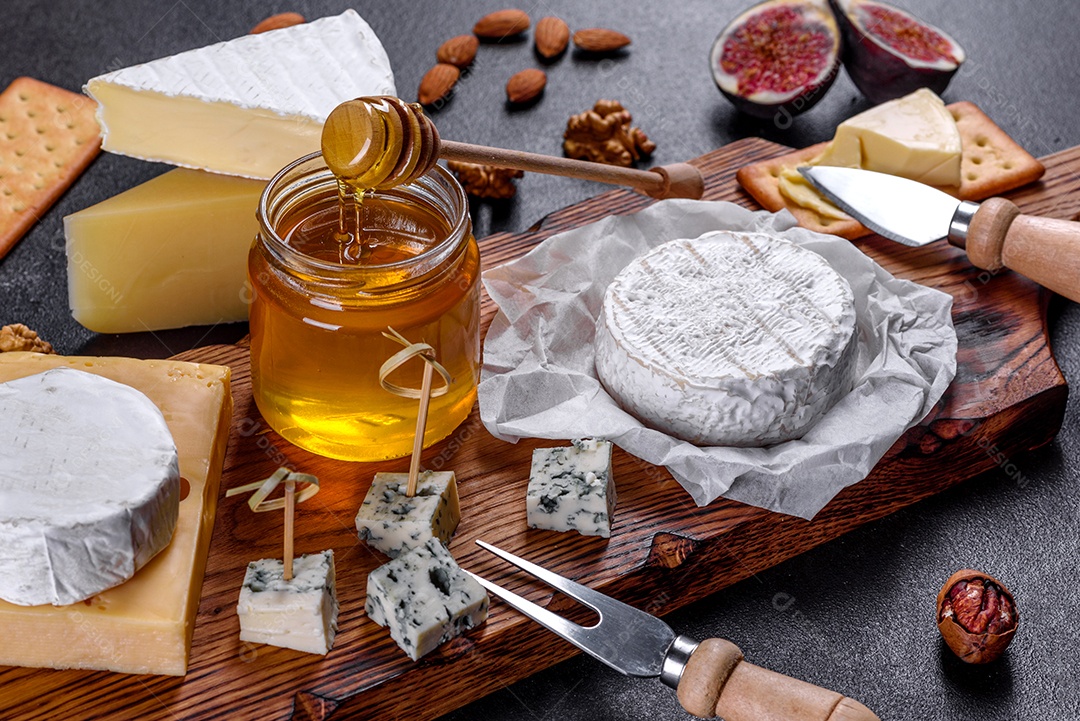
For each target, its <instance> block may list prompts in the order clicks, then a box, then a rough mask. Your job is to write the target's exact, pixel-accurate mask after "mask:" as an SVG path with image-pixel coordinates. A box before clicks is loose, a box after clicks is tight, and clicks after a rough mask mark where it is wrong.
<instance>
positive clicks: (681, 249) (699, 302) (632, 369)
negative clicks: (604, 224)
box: [595, 231, 858, 446]
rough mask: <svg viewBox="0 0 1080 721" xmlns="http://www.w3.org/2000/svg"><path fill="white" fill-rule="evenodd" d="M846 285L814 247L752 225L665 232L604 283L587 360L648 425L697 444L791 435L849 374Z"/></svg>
mask: <svg viewBox="0 0 1080 721" xmlns="http://www.w3.org/2000/svg"><path fill="white" fill-rule="evenodd" d="M857 347H858V346H857V343H856V318H855V306H854V296H853V294H852V292H851V288H850V286H849V285H848V283H847V281H846V280H844V278H843V277H841V276H840V274H839V273H837V272H836V271H835V270H833V268H831V267H830V266H829V264H828V262H826V261H825V259H824V258H822V257H821V256H819V255H817V254H816V253H814V252H812V251H810V250H806V249H804V248H801V247H799V246H797V245H795V244H793V243H790V242H788V241H786V240H782V239H779V238H776V237H774V236H770V235H765V234H762V233H734V232H727V231H717V232H712V233H706V234H705V235H702V236H701V237H699V238H696V239H693V240H685V239H683V240H673V241H670V242H668V243H665V244H663V245H661V246H659V247H657V248H655V249H653V250H652V251H650V252H648V253H646V254H645V255H643V256H641V257H639V258H637V259H636V260H634V261H633V262H631V263H630V264H629V265H628V266H627V267H626V268H624V269H623V271H622V272H621V273H620V274H619V276H618V277H616V278H615V280H614V281H612V283H611V285H610V286H608V289H607V291H606V293H605V295H604V301H603V309H602V310H601V313H600V316H599V318H598V319H597V327H596V341H595V350H596V372H597V375H598V376H599V378H600V380H601V382H602V383H603V384H604V387H605V388H607V390H608V392H609V393H610V394H611V395H612V396H613V397H614V398H615V400H616V401H617V402H618V403H619V404H620V406H622V408H623V409H624V410H626V411H627V412H629V413H631V414H632V415H634V416H636V417H637V418H638V419H639V420H641V421H642V422H643V423H645V424H646V425H647V426H650V427H651V428H654V429H656V430H659V431H662V432H664V433H668V434H670V435H672V436H675V437H677V438H680V439H683V440H686V441H689V442H691V443H694V444H697V445H703V446H712V445H726V446H766V445H771V444H774V443H779V442H782V441H787V440H791V439H794V438H799V437H800V436H802V434H803V433H805V432H806V431H807V429H809V428H810V427H811V426H812V425H813V424H814V423H815V422H816V421H817V420H818V419H819V418H821V416H822V415H824V414H825V413H826V412H827V411H828V410H829V408H831V407H832V406H833V405H834V404H835V403H836V401H837V400H839V398H840V397H841V396H843V395H844V394H845V393H847V392H848V391H849V390H850V389H851V386H852V383H853V380H854V370H855V361H856V354H857Z"/></svg>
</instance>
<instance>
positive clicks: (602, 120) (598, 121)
mask: <svg viewBox="0 0 1080 721" xmlns="http://www.w3.org/2000/svg"><path fill="white" fill-rule="evenodd" d="M631 120H632V118H631V116H630V113H628V112H627V111H626V109H625V108H624V107H623V106H622V105H621V104H620V103H619V102H618V101H616V100H598V101H596V105H594V106H593V109H592V110H586V111H585V112H584V113H581V114H580V115H574V116H572V117H571V118H570V120H568V121H567V123H566V132H565V133H563V151H564V152H565V153H566V155H567V156H568V157H571V158H581V159H583V160H591V161H593V162H596V163H607V164H608V165H623V166H629V165H631V164H633V162H634V161H635V160H638V159H640V158H642V157H645V156H649V155H652V154H653V151H654V150H656V143H654V142H652V141H651V140H649V138H648V136H646V135H645V132H644V131H643V130H642V129H641V128H632V127H630V122H631Z"/></svg>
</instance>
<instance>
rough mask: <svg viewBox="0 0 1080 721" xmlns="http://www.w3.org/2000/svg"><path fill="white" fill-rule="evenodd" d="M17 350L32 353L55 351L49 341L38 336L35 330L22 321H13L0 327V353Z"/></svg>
mask: <svg viewBox="0 0 1080 721" xmlns="http://www.w3.org/2000/svg"><path fill="white" fill-rule="evenodd" d="M19 350H23V351H31V352H33V353H54V352H55V351H54V350H53V347H52V345H51V344H50V343H48V342H47V341H44V340H42V339H41V338H39V337H38V334H37V333H36V332H35V331H32V330H30V329H29V328H27V327H26V326H25V325H23V324H22V323H13V324H11V325H5V326H4V327H3V328H0V353H7V352H9V351H19Z"/></svg>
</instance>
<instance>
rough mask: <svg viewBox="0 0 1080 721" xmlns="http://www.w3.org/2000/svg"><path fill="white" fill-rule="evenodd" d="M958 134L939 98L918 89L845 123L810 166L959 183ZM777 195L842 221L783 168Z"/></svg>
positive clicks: (836, 211) (794, 174) (932, 182)
mask: <svg viewBox="0 0 1080 721" xmlns="http://www.w3.org/2000/svg"><path fill="white" fill-rule="evenodd" d="M961 149H962V148H961V140H960V132H959V131H958V130H957V129H956V121H955V120H953V117H952V115H951V114H950V113H949V110H948V109H947V108H946V107H945V103H943V102H942V100H941V98H939V97H938V96H937V95H935V94H934V93H933V91H931V90H927V89H926V88H922V89H920V90H916V91H915V92H914V93H911V94H910V95H905V96H904V97H902V98H897V99H896V100H891V101H889V102H887V103H882V104H881V105H878V106H876V107H873V108H871V109H869V110H867V111H866V112H863V113H860V114H858V115H856V116H855V117H853V118H850V119H848V120H845V121H844V122H843V123H841V124H840V125H839V127H837V129H836V136H835V137H834V138H833V141H832V142H831V143H830V144H829V145H828V147H827V148H826V149H825V152H823V153H822V154H821V155H820V156H819V157H817V158H816V159H814V160H813V161H811V162H810V165H831V166H841V167H847V168H862V169H864V170H874V171H877V172H879V173H889V174H890V175H898V176H901V177H904V178H910V179H912V180H917V181H919V182H921V183H927V184H929V185H938V186H946V187H957V186H959V185H960V155H961ZM779 185H780V192H781V193H782V194H783V195H784V196H785V197H787V198H788V199H789V200H791V201H793V202H795V203H797V204H798V205H801V206H803V207H805V208H810V209H812V210H816V211H817V212H818V213H819V214H820V215H822V216H824V217H827V218H844V217H846V216H844V215H843V214H842V212H841V211H840V210H839V209H838V208H836V206H834V205H833V204H832V203H830V202H829V201H827V200H826V199H825V198H823V197H821V196H820V195H819V194H818V193H817V191H816V190H814V188H812V187H811V186H810V185H809V183H807V181H806V180H805V179H804V178H803V177H802V175H800V174H799V171H798V170H797V169H796V168H786V169H785V170H784V171H783V172H782V173H781V175H780V184H779Z"/></svg>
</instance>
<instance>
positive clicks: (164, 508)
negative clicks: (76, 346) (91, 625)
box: [0, 368, 180, 606]
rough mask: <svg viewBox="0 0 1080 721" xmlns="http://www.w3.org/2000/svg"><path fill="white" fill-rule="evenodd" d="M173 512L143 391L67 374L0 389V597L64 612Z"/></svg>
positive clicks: (128, 559)
mask: <svg viewBox="0 0 1080 721" xmlns="http://www.w3.org/2000/svg"><path fill="white" fill-rule="evenodd" d="M179 512H180V469H179V462H178V459H177V453H176V445H175V443H174V442H173V437H172V435H171V434H170V433H169V428H168V426H167V425H166V424H165V418H164V417H163V416H162V415H161V411H160V410H158V408H157V406H155V405H154V404H153V403H152V402H151V401H150V399H149V398H147V397H146V396H145V395H143V394H142V393H140V392H139V391H137V390H135V389H134V388H131V387H129V386H126V385H123V384H120V383H116V382H115V381H111V380H108V379H107V378H102V377H100V376H96V375H92V374H90V373H84V372H82V371H78V370H74V369H69V368H57V369H53V370H49V371H45V372H44V373H39V374H38V375H33V376H27V377H25V378H19V379H17V380H13V381H8V382H7V383H2V384H0V598H2V599H4V600H5V601H9V602H11V603H14V604H18V605H23V606H35V605H40V604H48V603H51V604H54V605H66V604H70V603H76V602H78V601H83V600H85V599H88V598H90V597H92V596H94V595H96V594H98V593H101V592H102V591H104V590H106V589H108V588H112V587H113V586H116V585H119V584H121V583H123V582H124V581H127V580H128V579H130V578H131V577H132V576H134V575H135V572H136V571H137V570H139V569H140V568H142V567H143V566H145V565H146V564H147V563H148V562H149V561H150V560H151V559H152V558H153V557H154V556H155V555H157V553H158V552H159V551H161V550H162V549H164V548H165V547H166V546H167V545H168V544H169V541H170V540H171V539H172V535H173V530H174V529H175V528H176V522H177V519H178V517H179Z"/></svg>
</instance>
